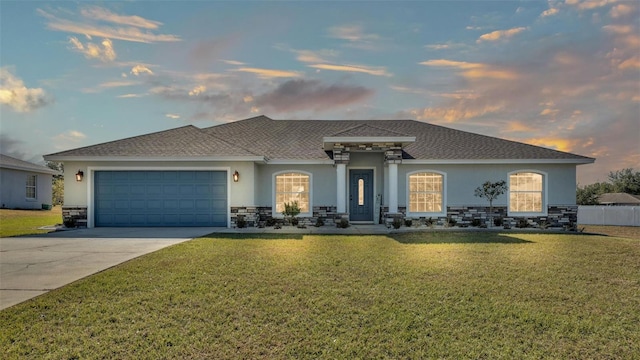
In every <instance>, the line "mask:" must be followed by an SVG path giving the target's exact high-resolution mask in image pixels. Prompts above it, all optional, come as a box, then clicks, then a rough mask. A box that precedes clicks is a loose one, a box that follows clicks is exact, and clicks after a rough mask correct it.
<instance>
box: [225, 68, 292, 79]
mask: <svg viewBox="0 0 640 360" xmlns="http://www.w3.org/2000/svg"><path fill="white" fill-rule="evenodd" d="M231 71H238V72H247V73H251V74H256V75H258V77H259V78H261V79H273V78H281V77H285V78H288V77H300V76H301V75H302V74H300V73H299V72H297V71H286V70H274V69H261V68H253V67H241V68H238V69H234V70H231Z"/></svg>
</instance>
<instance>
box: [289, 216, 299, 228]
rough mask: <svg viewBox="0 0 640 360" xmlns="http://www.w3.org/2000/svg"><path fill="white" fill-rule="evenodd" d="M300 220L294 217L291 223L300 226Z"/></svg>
mask: <svg viewBox="0 0 640 360" xmlns="http://www.w3.org/2000/svg"><path fill="white" fill-rule="evenodd" d="M298 222H299V221H298V218H295V217H294V218H291V225H293V226H298Z"/></svg>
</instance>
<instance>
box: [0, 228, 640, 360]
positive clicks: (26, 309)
mask: <svg viewBox="0 0 640 360" xmlns="http://www.w3.org/2000/svg"><path fill="white" fill-rule="evenodd" d="M439 234H440V235H439ZM258 236H261V235H255V236H252V235H235V236H230V235H229V236H227V235H223V234H220V235H219V236H216V237H208V238H201V239H196V240H193V241H189V242H186V243H182V244H179V245H176V246H173V247H170V248H166V249H163V250H161V251H158V252H156V253H153V254H150V255H147V256H144V257H141V258H138V259H135V260H133V261H130V262H127V263H125V264H123V265H121V266H117V267H115V268H112V269H110V270H107V271H104V272H102V273H99V274H96V275H94V276H91V277H89V278H86V279H83V280H80V281H78V282H76V283H74V284H71V285H69V286H66V287H64V288H62V289H58V290H55V291H52V292H50V293H48V294H46V295H44V296H41V297H39V298H36V299H33V300H31V301H28V302H26V303H23V304H19V305H17V306H14V307H11V308H8V309H5V310H3V311H1V312H0V324H2V326H1V327H0V349H2V351H3V352H4V356H3V358H6V359H17V358H20V359H22V358H51V359H77V358H79V359H85V358H114V359H124V358H136V359H137V358H147V359H167V358H169V359H176V358H180V359H189V358H198V359H204V358H215V359H256V358H265V359H273V358H276V359H283V358H284V359H327V358H329V359H334V358H337V359H358V358H360V359H374V358H375V359H377V358H381V359H384V358H388V359H411V358H413V359H422V358H450V359H464V358H473V359H477V358H488V359H500V358H502V359H541V358H558V359H567V358H573V359H594V358H607V359H616V358H618V359H632V358H638V354H640V311H638V309H640V241H638V240H633V239H624V238H610V237H604V236H590V235H579V234H573V235H557V234H531V233H529V234H518V233H509V234H499V233H490V232H485V233H473V232H465V233H451V232H446V233H438V232H430V233H406V234H398V235H393V236H394V237H393V238H392V237H390V236H320V235H318V236H309V235H273V236H268V237H265V236H262V238H258Z"/></svg>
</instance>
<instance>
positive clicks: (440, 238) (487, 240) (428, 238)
mask: <svg viewBox="0 0 640 360" xmlns="http://www.w3.org/2000/svg"><path fill="white" fill-rule="evenodd" d="M389 237H390V238H392V239H393V240H395V241H397V242H399V243H401V244H527V243H533V241H529V240H523V239H519V238H515V237H511V236H509V235H507V234H503V233H499V232H470V231H465V232H452V231H446V232H445V231H437V232H411V233H409V232H407V233H395V234H389Z"/></svg>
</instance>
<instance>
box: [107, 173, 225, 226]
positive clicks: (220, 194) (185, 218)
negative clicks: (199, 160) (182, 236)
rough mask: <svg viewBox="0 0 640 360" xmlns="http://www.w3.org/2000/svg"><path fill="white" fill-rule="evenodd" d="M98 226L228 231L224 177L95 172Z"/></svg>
mask: <svg viewBox="0 0 640 360" xmlns="http://www.w3.org/2000/svg"><path fill="white" fill-rule="evenodd" d="M94 201H95V226H105V227H112V226H113V227H116V226H227V209H228V206H227V172H226V171H96V172H95V175H94Z"/></svg>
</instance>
